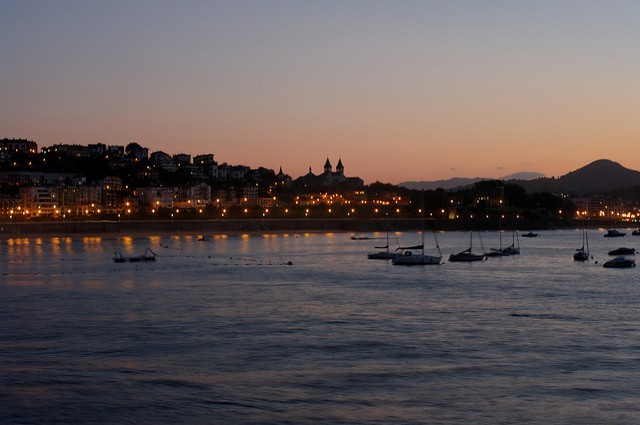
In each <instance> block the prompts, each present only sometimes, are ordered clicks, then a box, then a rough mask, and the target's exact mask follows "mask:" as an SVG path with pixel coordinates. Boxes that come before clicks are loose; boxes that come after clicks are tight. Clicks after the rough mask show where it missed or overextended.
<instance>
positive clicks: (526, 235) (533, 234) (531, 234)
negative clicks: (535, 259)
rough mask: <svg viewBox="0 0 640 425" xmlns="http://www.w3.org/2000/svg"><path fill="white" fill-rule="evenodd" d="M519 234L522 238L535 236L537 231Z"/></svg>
mask: <svg viewBox="0 0 640 425" xmlns="http://www.w3.org/2000/svg"><path fill="white" fill-rule="evenodd" d="M520 236H522V237H523V238H537V237H538V236H540V235H538V234H537V233H533V232H527V233H523V234H521V235H520Z"/></svg>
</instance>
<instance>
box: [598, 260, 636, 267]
mask: <svg viewBox="0 0 640 425" xmlns="http://www.w3.org/2000/svg"><path fill="white" fill-rule="evenodd" d="M635 266H636V262H635V260H633V259H631V258H626V257H616V258H614V259H613V260H609V261H607V262H606V263H604V264H603V267H606V268H611V269H623V268H629V267H635Z"/></svg>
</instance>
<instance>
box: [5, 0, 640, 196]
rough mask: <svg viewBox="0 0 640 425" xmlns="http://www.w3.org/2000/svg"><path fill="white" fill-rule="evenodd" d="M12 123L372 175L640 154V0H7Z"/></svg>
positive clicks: (42, 141) (77, 136) (286, 166)
mask: <svg viewBox="0 0 640 425" xmlns="http://www.w3.org/2000/svg"><path fill="white" fill-rule="evenodd" d="M0 99H1V101H0V138H4V137H8V138H26V139H29V140H33V141H35V142H36V143H38V146H39V147H43V146H51V145H54V144H58V143H77V144H90V143H99V142H100V143H105V144H107V145H126V144H128V143H130V142H137V143H139V144H140V145H142V146H145V147H148V148H149V149H150V151H151V152H153V151H164V152H166V153H169V154H177V153H188V154H191V155H198V154H205V153H213V154H214V155H215V159H216V160H217V161H218V162H220V163H223V162H226V163H229V164H233V165H239V164H242V165H248V166H251V167H254V168H257V167H267V168H272V169H274V170H276V172H277V171H278V169H279V168H280V167H282V170H283V171H284V172H285V173H287V174H289V175H291V176H292V177H294V178H296V177H298V176H301V175H304V174H306V173H307V172H308V171H309V167H311V168H312V171H313V172H314V173H316V174H319V173H321V172H322V171H323V166H324V163H325V161H326V159H327V158H329V159H330V161H331V162H332V164H333V165H334V167H335V165H336V164H337V162H338V160H339V159H341V160H342V162H343V164H344V167H345V174H346V175H347V176H359V177H361V178H363V179H364V180H365V183H366V184H369V183H372V182H375V181H381V182H385V183H394V184H397V183H400V182H403V181H412V180H413V181H415V180H438V179H448V178H451V177H489V178H500V177H502V176H505V175H509V174H512V173H516V172H522V171H532V172H539V173H543V174H545V175H546V176H549V177H552V176H560V175H563V174H566V173H567V172H570V171H573V170H575V169H578V168H580V167H582V166H584V165H587V164H588V163H590V162H592V161H594V160H597V159H611V160H613V161H617V162H619V163H621V164H622V165H623V166H625V167H628V168H632V169H635V170H640V155H638V153H639V151H640V148H639V147H638V146H639V142H640V1H637V0H628V1H625V0H602V1H594V0H535V1H529V0H526V1H525V0H468V1H467V0H228V1H224V0H181V1H176V0H135V1H130V0H108V1H104V0H55V1H51V0H0Z"/></svg>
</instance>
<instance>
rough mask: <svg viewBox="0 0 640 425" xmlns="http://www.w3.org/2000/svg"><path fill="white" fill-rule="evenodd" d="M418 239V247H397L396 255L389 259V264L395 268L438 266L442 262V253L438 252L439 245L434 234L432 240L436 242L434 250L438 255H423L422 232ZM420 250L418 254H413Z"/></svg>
mask: <svg viewBox="0 0 640 425" xmlns="http://www.w3.org/2000/svg"><path fill="white" fill-rule="evenodd" d="M420 238H421V241H422V243H421V244H420V245H415V246H409V247H399V248H397V249H396V252H397V254H396V255H394V256H393V258H392V259H391V264H393V265H395V266H417V265H430V264H440V262H441V261H442V252H440V245H438V238H437V237H436V234H435V232H434V233H433V238H434V240H435V242H436V248H437V250H438V255H427V254H425V253H424V232H420ZM418 250H420V252H419V253H418V252H415V251H418ZM403 251H404V252H403Z"/></svg>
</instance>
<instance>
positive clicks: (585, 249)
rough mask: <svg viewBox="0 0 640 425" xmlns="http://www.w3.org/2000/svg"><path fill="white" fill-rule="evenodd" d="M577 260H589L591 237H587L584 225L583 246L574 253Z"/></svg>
mask: <svg viewBox="0 0 640 425" xmlns="http://www.w3.org/2000/svg"><path fill="white" fill-rule="evenodd" d="M573 259H574V260H575V261H587V260H589V238H588V237H587V230H586V229H585V228H584V226H582V248H578V249H576V252H575V253H574V254H573Z"/></svg>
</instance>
